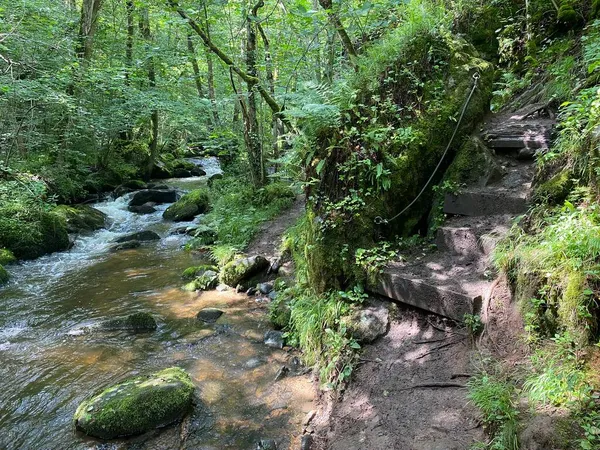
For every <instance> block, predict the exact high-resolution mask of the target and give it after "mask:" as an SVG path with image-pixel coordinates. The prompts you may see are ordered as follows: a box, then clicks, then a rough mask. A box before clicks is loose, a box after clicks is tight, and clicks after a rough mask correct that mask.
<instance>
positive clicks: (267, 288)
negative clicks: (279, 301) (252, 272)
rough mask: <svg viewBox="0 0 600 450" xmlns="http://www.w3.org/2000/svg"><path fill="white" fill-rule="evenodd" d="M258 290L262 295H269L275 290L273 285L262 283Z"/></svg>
mask: <svg viewBox="0 0 600 450" xmlns="http://www.w3.org/2000/svg"><path fill="white" fill-rule="evenodd" d="M258 290H259V291H260V293H261V294H264V295H268V294H269V293H270V292H271V291H272V290H273V283H260V284H259V285H258Z"/></svg>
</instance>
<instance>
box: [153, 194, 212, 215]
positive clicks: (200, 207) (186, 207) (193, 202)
mask: <svg viewBox="0 0 600 450" xmlns="http://www.w3.org/2000/svg"><path fill="white" fill-rule="evenodd" d="M208 206H209V197H208V191H207V190H206V189H195V190H193V191H190V192H188V193H187V194H185V195H184V196H183V197H181V198H180V199H179V200H178V201H177V202H175V203H173V204H172V205H171V206H169V207H168V208H167V210H166V211H165V212H164V213H163V219H165V220H172V221H173V222H181V221H184V220H191V219H193V218H194V217H195V216H197V215H198V214H203V213H205V212H206V211H208Z"/></svg>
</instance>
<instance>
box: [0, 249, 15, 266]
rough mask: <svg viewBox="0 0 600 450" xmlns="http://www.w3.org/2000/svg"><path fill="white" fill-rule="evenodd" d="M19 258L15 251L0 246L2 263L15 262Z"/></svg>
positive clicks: (0, 260) (0, 261)
mask: <svg viewBox="0 0 600 450" xmlns="http://www.w3.org/2000/svg"><path fill="white" fill-rule="evenodd" d="M16 260H17V258H15V255H13V252H11V251H10V250H7V249H5V248H0V265H3V266H5V265H6V264H10V263H13V262H15V261H16Z"/></svg>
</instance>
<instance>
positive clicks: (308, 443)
mask: <svg viewBox="0 0 600 450" xmlns="http://www.w3.org/2000/svg"><path fill="white" fill-rule="evenodd" d="M312 442H313V438H312V435H310V434H305V435H304V436H302V439H301V440H300V450H310V449H311V448H312Z"/></svg>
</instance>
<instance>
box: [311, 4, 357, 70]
mask: <svg viewBox="0 0 600 450" xmlns="http://www.w3.org/2000/svg"><path fill="white" fill-rule="evenodd" d="M319 4H320V5H321V7H322V8H323V9H324V10H325V11H326V12H327V15H328V16H329V20H330V21H331V23H332V24H333V26H334V28H335V30H336V31H337V34H338V35H339V36H340V39H341V41H342V45H343V46H344V50H346V53H347V54H348V59H349V60H350V63H351V64H352V65H353V66H354V67H356V58H357V57H358V54H357V53H356V48H355V47H354V44H353V43H352V39H350V36H348V33H347V32H346V29H345V28H344V25H343V24H342V21H341V20H340V18H339V16H338V15H337V13H336V12H335V11H334V10H333V9H332V0H319Z"/></svg>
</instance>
